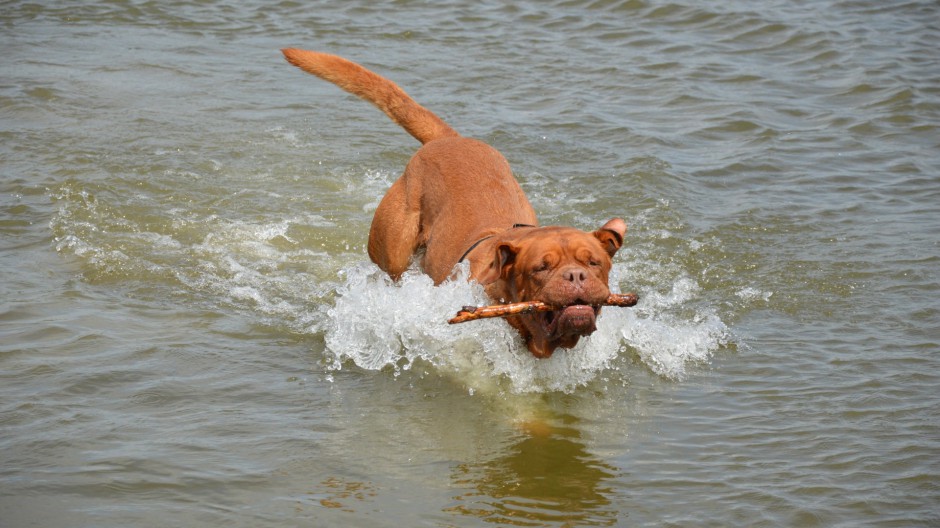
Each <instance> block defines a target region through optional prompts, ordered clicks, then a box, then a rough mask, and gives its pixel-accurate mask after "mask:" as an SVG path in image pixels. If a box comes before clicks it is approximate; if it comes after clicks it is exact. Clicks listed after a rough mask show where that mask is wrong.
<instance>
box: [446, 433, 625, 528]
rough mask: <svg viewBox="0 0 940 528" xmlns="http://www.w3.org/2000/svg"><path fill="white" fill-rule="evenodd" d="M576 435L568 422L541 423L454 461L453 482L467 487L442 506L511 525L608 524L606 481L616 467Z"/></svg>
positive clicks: (610, 518)
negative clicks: (488, 456) (493, 448)
mask: <svg viewBox="0 0 940 528" xmlns="http://www.w3.org/2000/svg"><path fill="white" fill-rule="evenodd" d="M580 436H581V434H580V431H578V430H577V429H574V428H572V427H552V428H546V427H545V426H544V425H543V426H541V427H538V428H531V429H529V430H527V434H526V435H525V437H524V438H523V439H522V440H521V441H519V442H518V443H516V444H515V445H512V446H511V447H510V448H508V452H507V453H506V454H504V455H502V456H500V457H498V458H495V459H492V460H489V461H484V462H480V463H479V464H460V465H458V466H457V467H456V474H455V476H454V484H455V485H456V486H459V487H462V488H468V489H471V490H472V491H468V492H466V493H462V494H460V495H458V496H457V497H455V499H456V501H457V502H458V503H459V504H457V505H456V506H452V507H450V508H447V511H449V512H452V513H459V514H462V515H471V516H474V517H478V518H481V519H482V520H484V521H486V522H492V523H495V524H508V525H516V526H542V525H546V524H558V525H562V526H567V525H571V524H578V525H595V526H609V525H612V524H614V523H615V522H616V520H617V512H616V510H614V509H613V508H611V507H610V504H611V500H610V498H609V497H610V495H611V487H610V486H609V485H607V484H606V481H608V480H610V479H611V478H612V477H614V474H615V472H616V469H615V468H613V467H611V466H610V465H608V464H606V463H604V462H603V461H601V460H600V459H598V458H597V457H595V456H594V455H592V454H591V453H589V452H588V451H587V450H586V449H585V445H584V444H583V443H581V441H580Z"/></svg>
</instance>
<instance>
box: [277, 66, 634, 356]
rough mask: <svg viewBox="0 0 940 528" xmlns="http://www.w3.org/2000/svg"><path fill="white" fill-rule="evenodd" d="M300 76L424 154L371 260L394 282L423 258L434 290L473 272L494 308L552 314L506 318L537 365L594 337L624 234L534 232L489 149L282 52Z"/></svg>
mask: <svg viewBox="0 0 940 528" xmlns="http://www.w3.org/2000/svg"><path fill="white" fill-rule="evenodd" d="M282 51H283V53H284V56H285V57H286V58H287V60H288V61H289V62H290V63H291V64H293V65H295V66H297V67H299V68H300V69H302V70H304V71H306V72H308V73H312V74H314V75H316V76H318V77H320V78H322V79H324V80H327V81H330V82H332V83H334V84H336V85H338V86H339V87H340V88H342V89H344V90H346V91H347V92H350V93H352V94H354V95H357V96H359V97H361V98H363V99H365V100H366V101H369V102H371V103H373V104H374V105H376V106H377V107H379V109H380V110H382V111H383V112H385V114H387V115H388V116H389V117H391V118H392V120H393V121H395V122H396V123H398V124H399V125H401V126H402V127H404V129H405V130H406V131H408V133H409V134H411V135H412V136H414V137H415V138H416V139H417V140H418V141H420V142H421V143H423V146H422V147H421V148H420V149H418V152H417V153H415V155H414V157H412V158H411V161H409V162H408V165H407V166H406V167H405V172H404V174H403V175H402V176H401V177H400V178H399V179H398V180H397V181H396V182H395V183H394V184H392V186H391V188H390V189H389V190H388V193H387V194H386V195H385V197H384V198H382V201H381V203H380V204H379V207H378V209H376V211H375V217H374V218H373V219H372V228H371V229H370V231H369V257H371V258H372V261H373V262H375V263H376V264H377V265H378V266H379V267H380V268H382V269H383V270H385V271H386V272H387V273H388V274H389V275H390V276H391V277H392V278H393V279H398V278H399V277H400V276H401V274H402V273H404V272H405V270H406V269H407V268H408V265H409V264H410V262H411V259H412V257H413V256H415V254H416V253H417V252H419V250H421V249H423V250H424V257H423V259H422V261H421V267H422V268H423V269H424V271H425V272H426V273H427V274H428V275H430V276H431V278H432V279H433V280H434V282H435V283H440V282H442V281H444V280H445V279H447V278H448V277H450V276H451V274H452V272H453V270H454V266H456V265H457V264H458V263H460V262H461V261H463V260H467V261H469V263H470V277H471V278H472V279H474V280H476V281H477V282H479V283H480V284H482V285H483V287H484V290H485V291H486V293H487V295H489V296H490V298H492V299H493V300H494V301H498V302H520V301H542V302H544V303H547V304H551V305H553V306H561V307H564V308H562V309H560V310H558V311H554V312H543V313H538V314H527V315H516V316H512V317H509V318H507V320H508V322H509V324H511V325H512V326H513V327H515V328H516V329H517V330H519V332H520V333H521V334H522V337H523V339H524V340H525V343H526V345H527V346H528V348H529V350H530V351H531V352H532V354H534V355H535V356H536V357H548V356H551V355H552V352H554V351H555V349H556V348H558V347H562V348H571V347H573V346H575V344H577V342H578V339H580V338H581V336H584V335H588V334H591V333H592V332H594V330H595V326H594V321H595V318H596V317H597V314H598V313H599V312H600V305H601V304H602V303H603V302H604V301H605V300H606V299H607V296H608V295H609V294H610V290H609V289H608V286H607V276H608V273H609V272H610V267H611V257H613V255H614V254H615V253H616V252H617V250H618V249H620V246H621V245H622V244H623V237H624V234H625V233H626V230H627V225H626V223H624V221H623V220H621V219H619V218H614V219H612V220H610V221H609V222H607V223H606V224H604V225H603V226H602V227H601V228H600V229H598V230H597V231H594V232H591V233H588V232H585V231H581V230H579V229H574V228H571V227H536V226H537V222H538V221H537V219H536V217H535V211H533V209H532V206H531V205H530V204H529V200H528V199H526V197H525V194H524V193H523V192H522V189H521V188H520V187H519V184H518V183H517V182H516V180H515V178H513V176H512V172H511V171H510V169H509V163H508V162H507V161H506V159H505V158H504V157H503V156H502V155H501V154H500V153H499V152H498V151H497V150H496V149H494V148H493V147H490V146H489V145H487V144H485V143H482V142H480V141H477V140H474V139H469V138H465V137H462V136H460V134H458V133H457V132H455V131H454V130H453V129H452V128H450V127H449V126H448V125H447V123H444V122H443V121H442V120H441V119H440V118H439V117H437V116H436V115H434V114H433V113H431V112H430V111H429V110H427V109H426V108H424V107H422V106H421V105H419V104H418V103H416V102H415V101H414V100H412V99H411V98H410V97H409V96H408V94H406V93H405V92H404V91H403V90H402V89H401V88H399V87H398V86H397V85H395V83H393V82H391V81H389V80H388V79H385V78H383V77H380V76H379V75H376V74H375V73H372V72H371V71H369V70H367V69H365V68H363V67H362V66H359V65H358V64H355V63H353V62H350V61H348V60H346V59H343V58H341V57H337V56H336V55H329V54H326V53H317V52H313V51H304V50H298V49H284V50H282Z"/></svg>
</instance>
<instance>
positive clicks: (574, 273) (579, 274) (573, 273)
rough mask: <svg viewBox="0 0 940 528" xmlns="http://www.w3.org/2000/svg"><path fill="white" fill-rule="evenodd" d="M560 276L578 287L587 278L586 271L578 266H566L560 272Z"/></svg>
mask: <svg viewBox="0 0 940 528" xmlns="http://www.w3.org/2000/svg"><path fill="white" fill-rule="evenodd" d="M562 278H564V279H565V280H566V281H568V282H570V283H572V285H573V286H575V287H577V288H580V287H581V285H582V284H584V281H586V280H587V272H585V271H584V270H583V269H580V268H568V269H566V270H565V271H564V273H563V274H562Z"/></svg>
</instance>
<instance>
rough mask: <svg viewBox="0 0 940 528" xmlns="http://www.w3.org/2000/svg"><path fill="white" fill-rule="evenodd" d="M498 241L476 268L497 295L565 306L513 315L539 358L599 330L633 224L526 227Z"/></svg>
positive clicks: (505, 299) (615, 221)
mask: <svg viewBox="0 0 940 528" xmlns="http://www.w3.org/2000/svg"><path fill="white" fill-rule="evenodd" d="M514 231H517V233H514V234H513V235H512V236H510V237H507V238H506V239H505V240H498V241H496V243H495V244H493V246H492V247H493V250H492V251H491V253H490V255H489V256H488V257H486V256H485V257H484V258H483V259H481V260H480V261H478V262H477V265H476V266H474V267H475V268H476V269H477V270H478V272H477V273H473V275H475V276H476V279H477V281H478V282H480V283H481V284H483V285H484V287H485V289H486V292H487V294H488V295H489V296H490V297H492V298H493V299H495V300H498V301H501V302H506V303H511V302H522V301H541V302H544V303H546V304H549V305H552V306H558V307H560V309H558V310H555V311H551V312H539V313H533V314H524V315H516V316H512V317H509V318H507V321H508V322H509V324H511V325H512V326H513V327H515V328H517V329H518V330H519V331H520V332H521V333H522V336H523V339H525V342H526V345H527V346H528V347H529V351H531V352H532V354H533V355H535V356H536V357H540V358H542V357H549V356H551V355H552V352H554V351H555V349H556V348H559V347H561V348H571V347H573V346H575V345H576V344H577V343H578V340H579V339H580V338H581V336H586V335H589V334H591V333H593V332H594V330H595V329H596V327H595V319H596V317H597V315H598V313H600V305H602V304H603V303H604V301H606V300H607V297H608V296H609V295H610V289H609V287H608V285H607V277H608V275H609V273H610V268H611V258H612V257H613V256H614V254H615V253H616V252H617V250H618V249H620V246H621V245H623V237H624V235H625V234H626V231H627V224H626V223H625V222H624V221H623V220H621V219H619V218H614V219H612V220H610V221H609V222H607V223H606V224H604V225H603V226H602V227H601V228H600V229H598V230H597V231H594V232H586V231H581V230H580V229H575V228H572V227H538V228H520V229H518V230H514Z"/></svg>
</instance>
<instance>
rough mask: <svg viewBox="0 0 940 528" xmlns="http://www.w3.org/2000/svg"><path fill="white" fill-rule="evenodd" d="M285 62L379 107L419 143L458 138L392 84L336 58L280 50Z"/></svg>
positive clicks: (442, 123)
mask: <svg viewBox="0 0 940 528" xmlns="http://www.w3.org/2000/svg"><path fill="white" fill-rule="evenodd" d="M281 52H282V53H284V57H286V58H287V62H289V63H291V64H293V65H294V66H297V67H298V68H300V69H301V70H303V71H305V72H307V73H312V74H314V75H316V76H317V77H319V78H321V79H323V80H326V81H330V82H331V83H333V84H335V85H337V86H339V87H340V88H342V89H343V90H346V91H347V92H349V93H351V94H353V95H356V96H359V97H361V98H363V99H365V100H366V101H369V102H370V103H372V104H374V105H375V106H377V107H379V109H380V110H382V111H383V112H385V115H387V116H388V117H390V118H392V121H395V122H396V123H398V124H399V125H401V126H402V128H404V129H405V130H406V131H408V133H409V134H411V135H412V136H414V137H415V139H417V140H418V141H420V142H421V143H427V142H429V141H433V140H435V139H438V138H442V137H448V136H458V135H459V134H457V132H455V131H454V129H452V128H451V127H450V126H448V124H447V123H445V122H444V121H443V120H441V118H439V117H437V116H436V115H434V113H433V112H431V111H430V110H428V109H427V108H424V107H423V106H421V105H419V104H418V103H416V102H415V100H414V99H412V98H411V97H409V96H408V94H407V93H405V91H404V90H402V89H401V88H399V87H398V85H396V84H395V83H393V82H392V81H390V80H388V79H386V78H384V77H382V76H380V75H378V74H375V73H373V72H371V71H369V70H367V69H365V68H363V67H362V66H360V65H358V64H356V63H355V62H352V61H348V60H346V59H344V58H342V57H339V56H337V55H330V54H329V53H319V52H316V51H307V50H301V49H295V48H285V49H282V50H281Z"/></svg>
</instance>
